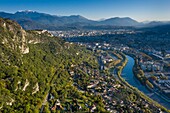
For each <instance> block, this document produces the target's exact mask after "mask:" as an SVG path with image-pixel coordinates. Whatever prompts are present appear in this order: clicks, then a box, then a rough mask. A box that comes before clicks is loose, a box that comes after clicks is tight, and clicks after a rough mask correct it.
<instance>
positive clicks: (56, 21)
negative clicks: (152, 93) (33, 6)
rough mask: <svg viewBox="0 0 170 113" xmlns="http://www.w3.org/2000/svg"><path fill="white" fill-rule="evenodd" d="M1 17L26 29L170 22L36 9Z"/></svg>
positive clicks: (147, 24)
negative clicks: (49, 11) (103, 17)
mask: <svg viewBox="0 0 170 113" xmlns="http://www.w3.org/2000/svg"><path fill="white" fill-rule="evenodd" d="M0 17H2V18H8V19H11V20H14V21H16V22H18V23H19V24H20V25H21V26H22V27H23V28H24V29H26V30H33V29H47V30H67V29H85V28H92V29H93V28H95V27H96V26H97V27H101V28H102V27H103V26H104V28H107V27H110V26H112V27H113V26H114V27H122V26H124V27H132V26H133V27H151V26H158V25H165V24H170V22H159V21H153V22H148V23H142V22H138V21H136V20H134V19H132V18H129V17H124V18H120V17H114V18H109V19H104V20H100V21H95V20H90V19H87V18H85V17H83V16H81V15H71V16H56V15H50V14H45V13H39V12H36V11H29V10H26V11H17V12H16V13H14V14H12V13H6V12H0Z"/></svg>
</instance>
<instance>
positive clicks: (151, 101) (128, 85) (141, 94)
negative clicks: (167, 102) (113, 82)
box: [117, 54, 169, 112]
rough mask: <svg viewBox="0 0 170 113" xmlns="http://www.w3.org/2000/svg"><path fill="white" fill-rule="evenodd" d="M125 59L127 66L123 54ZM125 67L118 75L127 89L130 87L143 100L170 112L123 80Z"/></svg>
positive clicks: (119, 70)
mask: <svg viewBox="0 0 170 113" xmlns="http://www.w3.org/2000/svg"><path fill="white" fill-rule="evenodd" d="M122 55H123V58H124V60H123V61H124V63H123V64H125V65H126V64H127V58H126V55H124V54H122ZM125 65H122V66H121V68H119V69H118V71H117V74H118V77H119V79H120V80H121V82H122V83H124V84H125V85H126V86H127V87H129V88H130V89H131V90H133V91H135V92H137V94H138V95H140V96H141V97H142V98H143V99H145V100H147V101H148V102H149V103H153V104H154V105H155V106H157V107H159V108H161V109H162V110H164V111H166V112H169V111H168V110H167V109H166V108H165V107H164V106H162V105H160V104H159V103H157V102H156V101H154V100H152V99H151V98H149V97H148V96H146V95H145V94H144V93H143V92H141V91H139V90H138V89H137V88H135V87H133V86H131V85H130V84H129V83H128V82H127V81H126V80H125V79H124V78H122V76H121V73H122V70H123V69H124V67H125Z"/></svg>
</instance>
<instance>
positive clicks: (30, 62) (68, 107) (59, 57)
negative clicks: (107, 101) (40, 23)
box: [0, 19, 105, 113]
mask: <svg viewBox="0 0 170 113" xmlns="http://www.w3.org/2000/svg"><path fill="white" fill-rule="evenodd" d="M83 65H85V66H86V67H89V68H93V69H98V64H97V60H96V58H95V57H94V56H93V53H92V52H91V51H89V50H86V49H85V48H84V47H79V46H77V45H75V44H72V43H68V42H64V41H63V40H62V39H60V38H58V37H53V36H52V35H51V34H49V33H48V32H47V31H25V30H23V29H22V27H21V26H20V25H18V24H17V23H15V22H13V21H11V20H4V19H0V112H3V113H12V112H14V113H16V112H17V113H20V112H24V113H28V112H37V113H39V112H40V110H41V109H43V112H50V111H54V112H55V111H56V110H57V111H74V112H75V111H89V110H90V109H91V108H92V107H93V106H94V105H96V109H95V110H96V111H98V110H99V111H105V110H104V105H103V101H102V98H101V97H100V96H94V95H90V94H89V93H88V92H83V91H81V90H80V89H78V88H77V87H76V86H75V85H73V83H74V82H73V81H74V80H73V76H72V73H76V74H77V75H81V77H82V79H81V80H79V82H82V83H83V85H84V87H86V85H87V83H88V81H89V75H87V74H85V73H83V72H82V71H80V69H79V68H78V67H79V66H83ZM47 99H48V101H49V102H46V100H47ZM42 105H44V106H42ZM42 107H43V108H42Z"/></svg>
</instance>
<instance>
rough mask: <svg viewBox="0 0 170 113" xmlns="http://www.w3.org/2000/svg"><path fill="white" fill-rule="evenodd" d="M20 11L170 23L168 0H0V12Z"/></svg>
mask: <svg viewBox="0 0 170 113" xmlns="http://www.w3.org/2000/svg"><path fill="white" fill-rule="evenodd" d="M19 10H33V11H37V12H42V13H48V14H52V15H58V16H68V15H81V16H84V17H86V18H88V19H93V20H100V19H106V18H111V17H131V18H133V19H135V20H137V21H140V22H141V21H153V20H154V21H170V0H0V11H3V12H9V13H15V12H16V11H19Z"/></svg>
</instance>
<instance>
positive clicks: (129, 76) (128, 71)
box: [122, 56, 170, 109]
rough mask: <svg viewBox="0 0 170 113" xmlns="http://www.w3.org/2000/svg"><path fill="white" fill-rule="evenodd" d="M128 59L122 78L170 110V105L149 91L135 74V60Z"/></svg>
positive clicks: (128, 57)
mask: <svg viewBox="0 0 170 113" xmlns="http://www.w3.org/2000/svg"><path fill="white" fill-rule="evenodd" d="M126 57H127V59H128V63H127V65H126V66H125V67H124V69H123V71H122V77H123V78H124V79H125V80H126V81H127V82H128V83H129V84H130V85H132V86H134V87H136V88H138V89H139V90H140V91H142V92H143V93H144V94H146V95H147V96H149V97H150V98H152V99H153V100H155V101H157V102H158V103H159V104H161V105H163V106H164V107H166V108H167V109H170V103H169V102H167V101H165V100H164V99H162V98H161V97H160V96H158V95H156V94H155V93H153V92H151V91H149V90H148V89H147V88H146V87H145V86H144V85H142V84H141V83H140V82H139V81H138V80H137V78H136V77H135V76H134V74H133V70H132V69H133V66H134V63H135V61H134V59H133V58H132V57H130V56H126Z"/></svg>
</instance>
